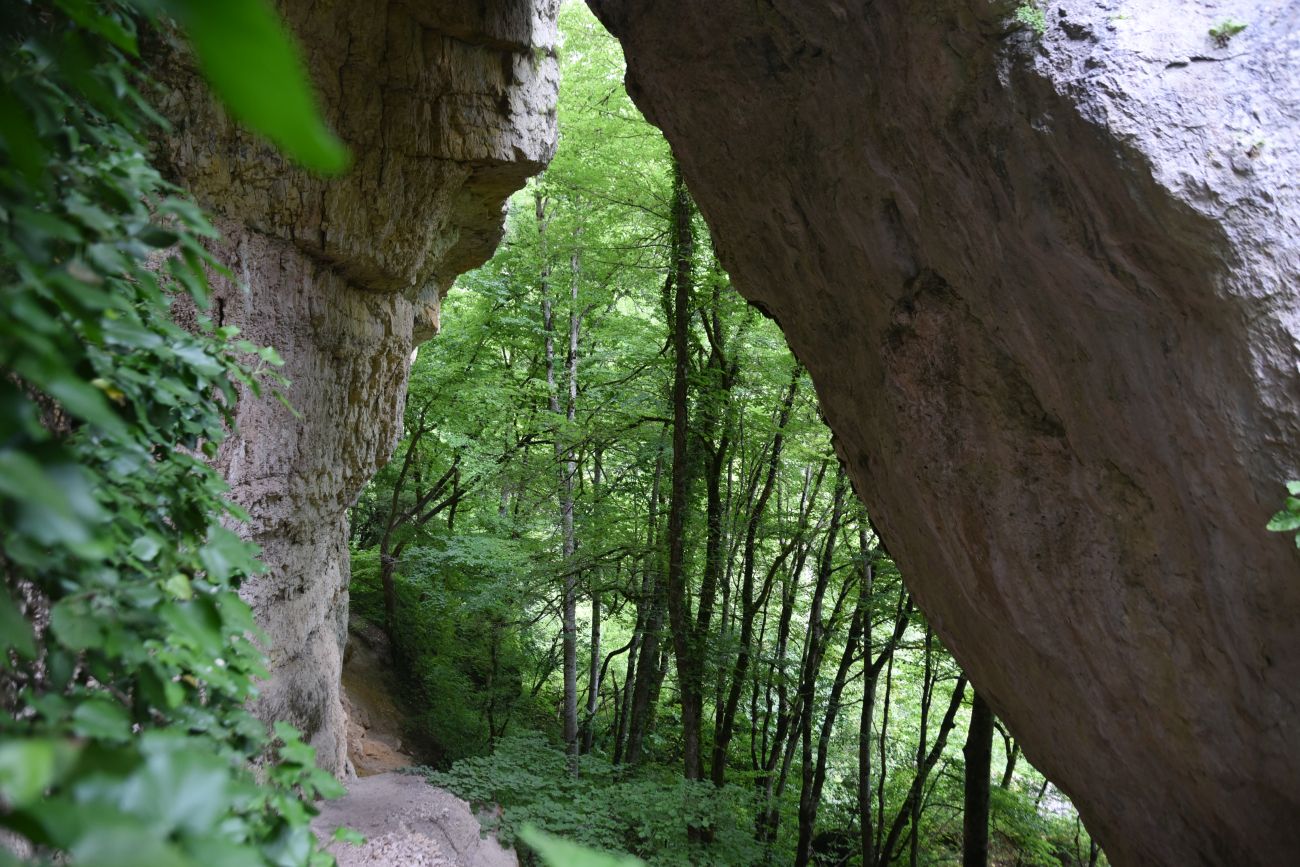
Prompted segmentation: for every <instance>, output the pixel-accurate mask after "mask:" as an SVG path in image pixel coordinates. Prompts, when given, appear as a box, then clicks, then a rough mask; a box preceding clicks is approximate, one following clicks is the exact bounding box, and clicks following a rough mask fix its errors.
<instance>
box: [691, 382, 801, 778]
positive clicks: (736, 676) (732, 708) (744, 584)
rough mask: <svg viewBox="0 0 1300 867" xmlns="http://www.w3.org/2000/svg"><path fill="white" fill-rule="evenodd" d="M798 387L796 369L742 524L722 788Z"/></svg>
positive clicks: (718, 755)
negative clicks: (764, 542) (763, 538)
mask: <svg viewBox="0 0 1300 867" xmlns="http://www.w3.org/2000/svg"><path fill="white" fill-rule="evenodd" d="M798 387H799V368H798V367H796V368H795V370H794V373H793V375H792V376H791V378H790V387H789V388H788V389H787V390H786V393H785V397H784V399H783V400H782V402H781V407H780V409H779V410H778V412H777V427H776V433H775V434H774V435H773V437H772V446H771V450H770V452H769V456H768V465H767V474H766V476H765V477H764V479H763V487H762V489H761V490H760V491H759V493H758V497H757V499H756V500H755V501H754V506H753V508H752V509H751V510H750V512H749V519H748V520H747V521H746V523H745V547H744V552H743V554H742V555H741V556H742V560H741V567H740V582H741V586H740V608H741V613H740V640H739V645H740V646H739V649H738V650H737V653H736V661H735V665H734V666H733V668H732V672H731V686H730V689H729V690H728V691H727V698H726V703H725V704H724V705H723V708H722V713H721V714H719V715H718V718H717V722H716V724H715V726H714V736H713V761H712V774H711V776H712V778H713V782H714V784H715V785H718V786H721V785H722V784H723V783H724V782H725V781H726V773H727V748H728V747H729V746H730V744H731V738H732V734H733V732H734V730H735V725H736V712H737V709H738V707H739V706H740V696H741V690H742V688H743V687H744V683H745V675H746V673H747V670H748V668H749V659H750V654H751V647H750V645H751V644H752V643H753V640H754V620H755V615H756V613H757V611H756V609H757V608H758V600H757V599H755V596H754V567H755V559H756V556H757V555H756V549H757V539H758V524H759V521H760V520H762V517H763V513H764V512H765V511H766V510H767V503H768V501H769V500H770V499H771V496H772V491H773V489H774V488H775V487H776V478H777V473H778V471H779V470H780V466H781V450H782V446H783V444H784V442H785V426H786V424H788V423H789V420H790V413H791V409H792V408H793V405H794V398H795V393H796V391H797V390H798ZM769 586H770V584H769Z"/></svg>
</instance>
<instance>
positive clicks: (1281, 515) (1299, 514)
mask: <svg viewBox="0 0 1300 867" xmlns="http://www.w3.org/2000/svg"><path fill="white" fill-rule="evenodd" d="M1286 491H1287V494H1288V495H1289V496H1287V498H1286V499H1285V500H1284V501H1283V502H1282V508H1281V509H1280V510H1278V513H1277V514H1276V515H1274V516H1273V517H1272V518H1271V519H1270V520H1269V522H1268V529H1269V530H1271V531H1273V532H1274V533H1290V532H1292V531H1296V530H1300V482H1297V481H1291V482H1287V483H1286ZM1295 544H1296V547H1297V548H1300V532H1297V533H1296V535H1295Z"/></svg>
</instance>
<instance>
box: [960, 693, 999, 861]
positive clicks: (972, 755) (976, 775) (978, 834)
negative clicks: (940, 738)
mask: <svg viewBox="0 0 1300 867" xmlns="http://www.w3.org/2000/svg"><path fill="white" fill-rule="evenodd" d="M962 753H963V754H964V755H965V757H966V784H965V807H964V811H963V813H962V832H963V833H962V862H961V863H962V867H988V863H989V775H990V773H991V770H992V769H991V767H990V765H991V762H992V757H993V711H992V710H991V709H990V708H989V706H988V703H987V702H986V701H984V697H983V696H982V695H981V694H980V693H979V691H978V690H976V691H975V693H974V696H973V698H972V701H971V711H970V730H969V731H968V732H967V735H966V745H965V746H964V747H963V748H962Z"/></svg>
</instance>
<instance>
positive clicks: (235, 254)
mask: <svg viewBox="0 0 1300 867" xmlns="http://www.w3.org/2000/svg"><path fill="white" fill-rule="evenodd" d="M557 2H558V0H485V2H480V3H475V4H458V3H428V2H419V0H409V2H408V0H365V2H357V3H319V2H314V0H282V2H281V3H280V4H279V7H280V10H281V12H282V13H283V15H284V16H285V19H286V20H287V22H288V23H289V25H290V27H291V29H292V30H293V31H294V32H295V33H296V34H297V36H298V37H299V39H300V40H301V42H302V44H303V46H304V50H305V53H306V57H307V63H308V66H309V68H310V72H311V75H312V79H313V81H314V83H315V85H316V87H317V89H318V90H319V92H320V94H321V98H322V101H323V104H324V112H325V115H326V118H327V119H328V120H329V121H330V122H331V124H332V125H333V126H334V128H335V129H336V130H337V131H338V132H339V134H340V135H341V136H342V137H343V139H344V140H345V141H346V142H347V143H348V145H349V147H350V148H351V150H352V154H353V157H354V166H353V169H352V170H351V171H350V172H349V173H348V174H347V175H346V176H344V177H342V178H338V179H332V180H331V179H323V178H319V177H313V176H311V175H309V174H307V173H305V172H303V171H300V170H298V169H296V168H294V167H293V166H291V165H289V164H288V163H287V161H286V160H285V159H284V158H283V157H282V156H280V155H279V154H278V153H277V152H276V151H275V150H274V148H272V147H271V146H269V145H267V144H265V143H264V142H262V141H260V140H258V139H257V138H256V137H254V136H252V135H251V134H249V133H248V132H246V131H244V130H242V129H240V128H239V127H238V126H237V125H235V124H234V123H233V122H232V121H230V120H228V119H227V118H226V117H225V116H224V115H223V113H222V111H221V110H220V108H219V107H218V106H217V105H216V104H215V102H214V100H213V99H212V98H211V97H210V96H209V94H208V92H207V88H206V86H205V85H204V84H203V82H202V81H201V80H200V79H199V78H198V76H196V75H195V74H194V73H193V71H192V70H191V69H190V68H189V66H188V65H187V63H186V62H185V58H184V55H183V52H182V51H174V52H171V53H169V54H167V53H166V52H164V53H165V54H166V57H165V59H163V60H161V61H160V71H159V74H160V76H161V77H162V78H163V80H165V81H166V82H168V84H169V85H170V86H171V91H170V94H169V95H168V97H167V98H166V102H165V104H164V105H163V111H164V113H165V114H167V115H168V117H169V118H170V119H171V120H172V122H173V125H174V129H173V130H172V133H171V134H170V135H169V136H168V137H167V139H166V141H165V142H163V143H162V145H161V146H162V147H163V148H164V149H165V150H164V153H163V154H162V157H163V160H164V162H165V163H167V164H169V166H170V169H171V171H172V173H173V174H174V176H175V177H176V178H177V179H178V180H179V181H180V182H181V183H182V184H183V185H184V186H185V187H186V188H188V189H189V190H190V191H192V192H193V194H194V195H195V196H196V197H197V199H198V200H199V202H200V203H201V204H202V205H204V206H205V207H206V208H208V209H209V210H210V211H211V212H213V213H214V214H215V215H216V216H217V221H216V222H217V225H218V228H219V229H220V230H221V234H222V237H221V240H220V242H219V243H218V244H217V245H216V247H215V250H214V252H215V253H216V255H217V258H218V259H219V260H220V261H222V262H223V263H224V264H225V265H226V266H227V267H228V268H229V269H230V270H231V271H232V272H233V274H234V277H235V280H233V281H232V280H224V279H218V280H217V281H216V288H215V302H214V309H213V310H212V314H213V315H214V317H215V318H216V320H217V321H218V322H219V323H222V324H226V325H231V324H233V325H237V326H238V327H239V328H240V329H241V330H242V331H243V333H244V335H245V336H246V337H248V338H249V339H250V340H252V341H254V342H255V343H257V344H259V345H269V346H273V347H275V348H276V349H277V350H278V351H279V353H280V355H281V356H283V358H284V360H285V366H284V368H283V370H282V373H283V374H284V375H285V376H286V377H287V378H288V379H289V380H290V382H291V385H290V386H289V387H288V389H287V391H286V396H287V398H288V401H289V403H290V404H292V406H293V410H292V411H291V410H289V409H288V408H286V407H284V406H282V405H281V404H280V403H278V402H277V401H276V400H275V399H274V398H272V397H270V396H265V397H262V398H253V397H252V396H251V395H245V396H244V397H243V398H242V399H241V400H240V404H239V407H238V429H237V431H236V433H235V435H234V436H232V437H230V438H229V439H228V440H227V441H226V443H225V444H224V445H223V447H222V449H221V453H220V455H219V457H218V462H219V464H220V466H221V468H222V470H223V471H224V473H225V475H226V478H227V479H228V480H229V482H230V484H231V487H232V494H233V498H234V500H235V501H236V502H237V503H239V504H240V505H241V506H243V507H244V509H246V510H247V511H248V513H249V514H250V515H251V517H252V520H251V522H250V524H249V528H248V529H249V532H250V533H251V537H252V539H253V540H254V541H255V542H257V543H258V544H259V545H261V546H262V550H263V559H264V561H265V562H266V564H267V565H268V566H269V572H268V573H267V574H266V575H265V576H263V577H260V578H258V579H256V580H254V581H251V582H248V583H247V584H246V585H245V587H244V590H243V594H244V596H245V597H246V598H247V599H248V601H249V602H250V603H251V604H252V606H253V608H254V611H255V613H256V615H257V620H258V623H259V624H260V625H261V627H262V628H263V629H264V630H265V631H266V633H267V635H268V636H269V639H270V648H269V649H270V673H271V677H270V680H269V682H268V683H266V684H265V685H264V687H263V691H262V696H261V698H260V699H259V702H258V707H257V710H258V712H259V714H260V715H262V716H263V717H264V718H266V719H268V720H271V719H276V720H287V721H289V722H292V723H294V724H296V725H297V726H299V727H300V728H301V729H302V730H303V731H304V732H305V733H306V735H307V737H308V738H309V739H310V742H311V743H312V744H313V745H314V746H315V747H316V748H317V752H318V757H319V759H320V763H321V765H322V766H323V767H326V768H328V769H330V770H332V771H335V772H338V773H343V772H344V770H345V769H346V766H347V759H346V733H345V721H344V713H343V708H342V704H341V701H340V687H339V674H340V668H341V664H342V651H343V645H344V641H345V639H346V634H347V586H348V556H347V547H346V539H347V508H348V507H349V506H350V505H351V504H352V502H353V501H354V499H355V498H356V496H357V494H358V493H359V492H360V490H361V487H362V486H363V485H364V484H365V482H366V481H367V480H368V479H369V478H370V477H371V475H373V473H374V472H375V471H376V470H377V469H378V468H379V467H380V466H381V465H382V464H383V463H384V462H385V461H386V460H387V458H388V456H389V454H390V453H391V451H392V449H393V447H394V445H395V444H396V441H397V439H398V437H399V435H400V426H401V417H402V405H403V400H404V396H405V391H406V379H407V373H408V369H409V365H410V355H411V351H412V348H413V346H414V344H415V342H416V341H418V340H420V339H422V338H424V337H427V336H429V335H430V334H432V332H433V330H434V329H435V328H436V327H437V318H438V304H439V299H440V297H441V295H442V293H444V292H445V291H446V290H447V288H448V286H449V285H450V283H451V281H452V280H453V279H454V278H455V276H456V275H457V274H459V273H461V272H462V271H464V270H466V269H468V268H472V267H474V266H476V265H478V264H479V263H481V262H482V261H484V260H485V259H486V258H487V257H488V256H489V255H490V253H491V251H492V249H493V248H494V247H495V245H496V243H497V241H498V240H499V239H500V235H501V223H502V208H503V205H504V202H505V200H506V198H507V197H508V196H509V195H510V193H512V192H513V191H514V190H516V189H518V188H519V187H520V186H521V185H522V184H523V183H524V181H525V179H526V178H527V177H529V176H530V175H532V174H535V173H536V172H538V171H540V169H541V168H542V166H543V165H544V164H545V162H546V161H547V160H548V159H549V158H550V156H551V153H552V152H553V150H554V143H555V116H554V105H555V98H556V85H557V81H556V66H555V58H554V51H553V46H554V38H555V31H554V18H555V12H556V5H557ZM269 85H270V83H268V86H269Z"/></svg>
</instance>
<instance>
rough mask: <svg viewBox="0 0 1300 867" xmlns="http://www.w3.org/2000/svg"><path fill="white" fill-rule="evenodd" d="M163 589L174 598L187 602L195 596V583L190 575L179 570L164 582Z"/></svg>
mask: <svg viewBox="0 0 1300 867" xmlns="http://www.w3.org/2000/svg"><path fill="white" fill-rule="evenodd" d="M163 589H164V590H166V591H167V592H168V593H170V594H171V595H172V596H173V597H174V598H176V599H179V600H181V601H182V602H187V601H189V600H190V599H193V598H194V585H193V584H191V583H190V579H189V577H188V576H186V575H184V574H182V573H180V572H177V573H175V574H173V575H172V576H171V577H170V578H168V579H167V580H166V581H164V582H163Z"/></svg>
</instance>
